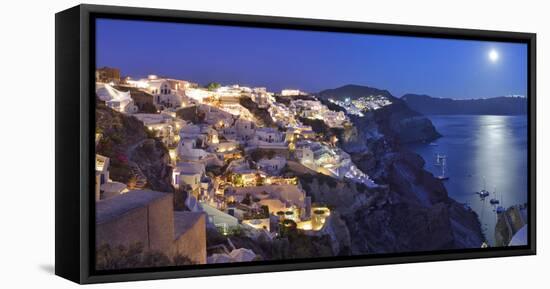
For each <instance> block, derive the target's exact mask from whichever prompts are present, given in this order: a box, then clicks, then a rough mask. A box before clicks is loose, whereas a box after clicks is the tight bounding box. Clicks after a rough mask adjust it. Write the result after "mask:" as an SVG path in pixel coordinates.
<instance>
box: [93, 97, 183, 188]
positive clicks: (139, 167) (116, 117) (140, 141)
mask: <svg viewBox="0 0 550 289" xmlns="http://www.w3.org/2000/svg"><path fill="white" fill-rule="evenodd" d="M96 133H99V134H101V137H100V140H99V142H98V144H97V146H96V153H98V154H101V155H104V156H106V157H109V158H110V159H111V166H110V168H109V170H110V176H111V178H112V179H113V180H115V181H119V182H123V183H125V184H127V185H128V187H130V188H134V187H141V188H150V189H152V190H156V191H161V192H172V191H173V187H172V185H171V183H170V175H171V167H170V166H169V165H168V164H169V154H168V150H167V149H166V147H165V146H164V145H163V143H162V142H161V141H160V140H158V139H156V138H154V137H152V136H150V135H149V134H148V132H147V131H146V130H145V127H144V126H143V123H142V122H141V121H139V120H138V119H136V118H135V117H133V116H129V115H124V114H122V113H119V112H116V111H114V110H112V109H110V108H108V107H106V106H105V105H104V104H103V103H101V102H97V103H96Z"/></svg>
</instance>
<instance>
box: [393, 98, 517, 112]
mask: <svg viewBox="0 0 550 289" xmlns="http://www.w3.org/2000/svg"><path fill="white" fill-rule="evenodd" d="M401 99H402V100H403V101H405V103H406V104H407V105H408V106H409V107H410V108H411V109H412V110H415V111H417V112H419V113H422V114H425V115H430V114H455V115H456V114H471V115H522V114H527V98H525V97H514V96H500V97H493V98H482V99H464V100H456V99H451V98H436V97H431V96H429V95H418V94H405V95H403V96H402V97H401Z"/></svg>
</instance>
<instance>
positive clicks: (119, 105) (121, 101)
mask: <svg viewBox="0 0 550 289" xmlns="http://www.w3.org/2000/svg"><path fill="white" fill-rule="evenodd" d="M96 95H97V97H98V98H99V99H100V100H102V101H105V105H106V106H108V107H110V108H111V109H113V110H116V111H118V112H122V113H136V112H137V111H138V107H137V106H136V105H135V104H134V100H133V99H132V97H131V96H130V92H129V91H126V92H124V91H119V90H117V89H115V88H113V87H112V86H111V85H110V84H107V83H96Z"/></svg>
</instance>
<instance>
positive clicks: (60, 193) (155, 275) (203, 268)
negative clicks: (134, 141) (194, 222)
mask: <svg viewBox="0 0 550 289" xmlns="http://www.w3.org/2000/svg"><path fill="white" fill-rule="evenodd" d="M96 18H115V19H139V20H154V21H162V22H184V23H206V24H217V25H236V26H249V27H271V28H285V29H300V30H315V31H333V32H352V33H369V34H384V35H406V36H420V37H435V38H447V39H470V40H489V41H505V42H518V43H526V44H527V45H528V58H529V59H528V162H529V164H528V223H529V235H528V245H527V246H519V247H503V248H489V249H464V250H452V251H430V252H415V253H399V254H381V255H378V254H377V255H372V256H353V257H331V258H319V259H306V260H286V261H261V262H252V263H242V264H234V263H233V264H224V265H214V264H209V265H194V266H191V267H169V268H148V269H133V270H121V271H114V272H109V273H98V272H96V271H95V269H94V266H93V264H94V250H95V242H94V227H95V226H94V225H93V224H94V222H93V221H91V220H94V219H95V216H94V210H93V205H94V196H93V194H92V193H91V190H92V187H93V184H94V174H93V168H94V166H93V164H94V162H93V160H94V159H95V152H94V149H93V148H94V138H93V137H92V136H93V134H92V131H93V128H94V124H95V122H94V121H95V120H94V110H95V98H94V97H92V96H93V95H94V93H95V88H94V83H95V76H94V70H95V37H94V36H95V30H94V29H95V26H94V25H95V24H94V23H95V22H94V21H95V19H96ZM55 34H56V39H55V79H56V80H55V95H56V96H55V103H56V104H55V110H56V111H55V129H56V133H55V141H56V145H55V162H56V168H55V170H56V172H55V175H56V177H55V178H56V179H55V180H56V181H55V183H56V192H55V206H56V207H55V238H56V240H55V250H56V252H55V261H56V264H55V273H56V275H59V276H61V277H63V278H66V279H69V280H72V281H74V282H77V283H101V282H115V281H133V280H145V279H163V278H179V277H194V276H210V275H224V274H243V273H256V272H272V271H287V270H306V269H319V268H334V267H348V266H366V265H383V264H396V263H412V262H427V261H443V260H457V259H473V258H488V257H506V256H520V255H534V254H536V34H534V33H518V32H502V31H486V30H472V29H456V28H441V27H425V26H411V25H395V24H377V23H362V22H349V21H333V20H330V21H329V20H318V19H302V18H287V17H271V16H252V15H237V14H224V13H207V12H191V11H178V10H166V9H147V8H131V7H116V6H100V5H86V4H83V5H79V6H76V7H73V8H70V9H67V10H65V11H62V12H59V13H57V14H56V16H55Z"/></svg>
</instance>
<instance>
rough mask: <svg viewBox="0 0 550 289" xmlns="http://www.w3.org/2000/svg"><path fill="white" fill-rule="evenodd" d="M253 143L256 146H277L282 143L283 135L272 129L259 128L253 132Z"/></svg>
mask: <svg viewBox="0 0 550 289" xmlns="http://www.w3.org/2000/svg"><path fill="white" fill-rule="evenodd" d="M254 136H255V141H256V143H257V144H258V145H261V144H277V143H283V144H284V141H283V134H282V133H281V132H280V131H279V130H277V129H276V128H272V127H260V128H258V129H256V132H255V135H254Z"/></svg>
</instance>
